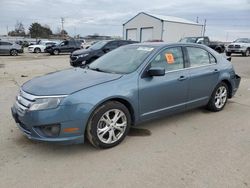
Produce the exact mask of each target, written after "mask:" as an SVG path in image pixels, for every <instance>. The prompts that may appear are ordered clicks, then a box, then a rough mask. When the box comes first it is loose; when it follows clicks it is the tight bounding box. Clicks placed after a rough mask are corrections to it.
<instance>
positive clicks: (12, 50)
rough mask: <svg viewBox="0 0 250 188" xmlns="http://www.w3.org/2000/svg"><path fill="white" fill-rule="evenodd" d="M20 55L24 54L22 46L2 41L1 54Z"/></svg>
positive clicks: (0, 42) (0, 45)
mask: <svg viewBox="0 0 250 188" xmlns="http://www.w3.org/2000/svg"><path fill="white" fill-rule="evenodd" d="M19 53H23V47H22V46H20V45H19V44H16V43H12V42H8V41H2V40H0V54H9V55H12V56H17V55H18V54H19Z"/></svg>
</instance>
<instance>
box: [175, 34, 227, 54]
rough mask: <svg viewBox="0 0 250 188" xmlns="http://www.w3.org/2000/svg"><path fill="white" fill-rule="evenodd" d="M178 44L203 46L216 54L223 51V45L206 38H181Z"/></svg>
mask: <svg viewBox="0 0 250 188" xmlns="http://www.w3.org/2000/svg"><path fill="white" fill-rule="evenodd" d="M180 42H186V43H197V44H204V45H206V46H209V47H210V48H212V49H214V50H215V51H217V52H218V53H223V52H224V51H225V45H224V44H223V43H219V42H212V41H210V39H209V38H208V37H185V38H182V39H181V40H180Z"/></svg>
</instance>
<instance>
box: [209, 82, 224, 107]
mask: <svg viewBox="0 0 250 188" xmlns="http://www.w3.org/2000/svg"><path fill="white" fill-rule="evenodd" d="M227 99H228V86H227V84H225V83H224V82H221V83H219V84H218V85H217V86H216V88H215V89H214V91H213V93H212V96H211V98H210V100H209V102H208V104H207V108H208V109H209V110H210V111H213V112H218V111H221V110H222V109H223V108H224V107H225V105H226V103H227Z"/></svg>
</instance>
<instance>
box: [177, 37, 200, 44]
mask: <svg viewBox="0 0 250 188" xmlns="http://www.w3.org/2000/svg"><path fill="white" fill-rule="evenodd" d="M196 40H197V38H196V37H187V38H183V39H181V40H180V42H188V43H189V42H190V43H196Z"/></svg>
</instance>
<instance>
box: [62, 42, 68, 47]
mask: <svg viewBox="0 0 250 188" xmlns="http://www.w3.org/2000/svg"><path fill="white" fill-rule="evenodd" d="M68 44H69V41H64V42H62V43H61V46H67V45H68Z"/></svg>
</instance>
